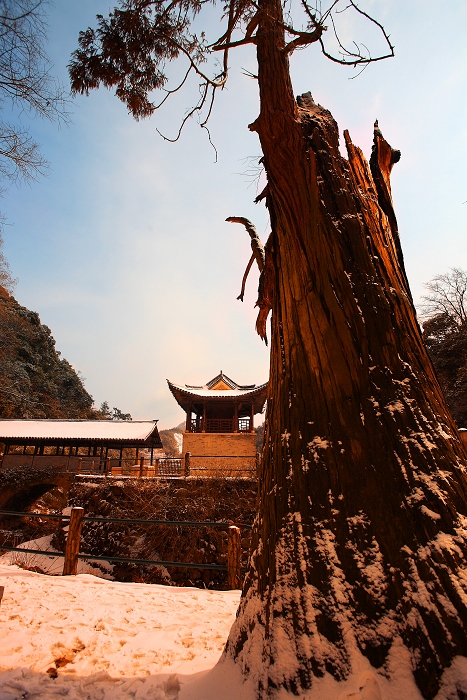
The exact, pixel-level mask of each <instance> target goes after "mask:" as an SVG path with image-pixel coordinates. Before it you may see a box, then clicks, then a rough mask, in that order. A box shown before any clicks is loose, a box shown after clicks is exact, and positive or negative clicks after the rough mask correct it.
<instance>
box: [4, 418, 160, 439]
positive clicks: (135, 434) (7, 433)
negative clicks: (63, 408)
mask: <svg viewBox="0 0 467 700" xmlns="http://www.w3.org/2000/svg"><path fill="white" fill-rule="evenodd" d="M156 425H157V421H149V420H147V421H117V420H16V419H6V420H0V441H2V440H3V441H4V440H14V439H22V440H24V439H25V438H31V439H41V438H42V439H48V440H54V439H59V440H64V439H66V440H108V441H115V440H116V441H120V440H127V441H129V442H134V441H138V440H147V439H148V438H149V437H150V436H151V434H152V433H153V432H154V431H156V435H157V427H156Z"/></svg>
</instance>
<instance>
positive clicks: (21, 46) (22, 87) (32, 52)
mask: <svg viewBox="0 0 467 700" xmlns="http://www.w3.org/2000/svg"><path fill="white" fill-rule="evenodd" d="M45 7H46V0H0V109H2V110H4V108H5V106H6V105H12V106H13V107H14V108H15V110H16V111H17V113H18V115H19V122H21V114H22V113H25V112H27V113H30V114H32V115H37V116H40V117H43V118H46V119H50V120H52V121H58V122H60V121H66V120H67V115H66V92H65V89H64V88H63V87H62V86H61V85H60V83H59V82H58V81H57V80H56V79H55V78H54V77H53V76H52V74H51V69H52V65H51V62H50V60H49V58H48V56H47V53H46V51H45V48H44V46H45V42H46V29H47V25H46V18H45ZM46 170H47V162H46V160H45V159H44V157H43V156H42V154H41V152H40V150H39V146H38V144H37V143H36V142H35V141H34V139H33V138H32V137H31V136H30V134H29V130H28V129H27V128H26V127H24V126H21V125H20V126H18V123H9V122H6V121H4V120H0V176H3V177H4V178H6V179H9V180H16V179H17V178H21V179H31V178H33V179H34V178H36V177H37V176H38V175H41V174H43V173H44V172H46Z"/></svg>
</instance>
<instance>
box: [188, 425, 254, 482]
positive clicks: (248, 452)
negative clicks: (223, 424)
mask: <svg viewBox="0 0 467 700" xmlns="http://www.w3.org/2000/svg"><path fill="white" fill-rule="evenodd" d="M186 452H189V453H190V455H191V457H190V474H191V475H192V476H200V477H203V476H211V477H222V476H224V477H226V476H227V477H230V476H237V477H242V476H244V477H248V476H251V475H252V474H255V473H256V434H255V433H184V435H183V453H184V454H185V453H186Z"/></svg>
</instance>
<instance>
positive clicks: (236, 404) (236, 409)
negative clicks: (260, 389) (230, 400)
mask: <svg viewBox="0 0 467 700" xmlns="http://www.w3.org/2000/svg"><path fill="white" fill-rule="evenodd" d="M233 431H234V433H238V403H237V402H235V404H234V418H233Z"/></svg>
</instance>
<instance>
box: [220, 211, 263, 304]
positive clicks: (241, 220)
mask: <svg viewBox="0 0 467 700" xmlns="http://www.w3.org/2000/svg"><path fill="white" fill-rule="evenodd" d="M226 221H230V222H231V223H234V224H243V226H244V227H245V228H246V230H247V231H248V233H249V234H250V238H251V250H252V251H253V255H252V257H251V259H250V261H249V263H248V265H247V268H246V270H245V274H244V275H243V280H242V291H241V292H240V294H239V296H238V297H237V299H240V301H243V294H244V292H245V284H246V280H247V277H248V273H249V272H250V269H251V265H252V263H253V260H256V263H257V265H258V268H259V271H260V272H261V271H262V270H263V268H264V247H263V244H262V243H261V239H260V237H259V236H258V232H257V231H256V228H255V226H254V224H252V223H251V221H250V220H249V219H246V218H245V217H244V216H229V217H228V218H227V219H226Z"/></svg>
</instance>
